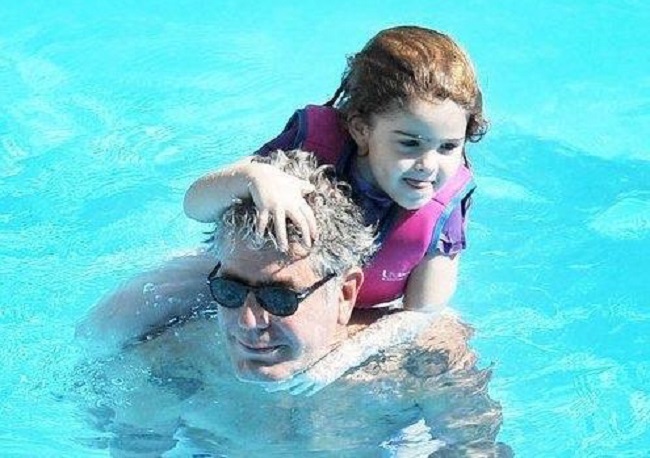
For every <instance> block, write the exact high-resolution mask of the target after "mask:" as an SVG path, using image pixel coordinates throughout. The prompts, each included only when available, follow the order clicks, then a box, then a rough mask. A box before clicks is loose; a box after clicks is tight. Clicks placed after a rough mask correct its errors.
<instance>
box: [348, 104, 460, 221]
mask: <svg viewBox="0 0 650 458" xmlns="http://www.w3.org/2000/svg"><path fill="white" fill-rule="evenodd" d="M467 119H468V115H467V112H466V111H465V109H464V108H462V107H461V106H460V105H458V104H456V103H455V102H453V101H451V100H448V99H447V100H444V101H436V102H426V101H424V100H419V99H418V100H415V101H413V102H412V103H411V104H410V105H409V106H408V108H407V109H406V110H401V109H400V110H395V111H391V112H388V113H383V114H381V115H375V116H373V118H372V126H367V125H365V124H361V123H356V124H354V123H353V125H352V127H351V129H350V130H351V132H352V136H353V137H354V139H355V141H356V142H357V144H358V145H359V150H360V151H362V152H363V151H366V152H367V153H368V154H367V155H361V156H359V158H358V165H359V167H360V170H361V173H362V174H363V176H364V178H366V179H367V180H369V181H370V182H371V183H373V184H374V185H375V186H377V187H379V188H381V189H382V190H383V191H384V192H385V193H386V194H388V195H389V196H390V197H391V198H392V199H393V200H394V201H395V202H396V203H397V204H398V205H399V206H401V207H403V208H406V209H408V210H414V209H417V208H420V207H422V206H424V205H425V204H426V203H427V202H428V201H429V200H431V198H432V197H433V195H434V193H435V192H436V191H437V190H439V189H440V188H441V187H442V186H443V185H444V184H445V182H447V180H449V179H450V178H451V177H453V176H454V175H455V174H456V172H457V171H458V168H459V167H460V165H461V164H462V163H463V148H464V147H465V132H466V128H467Z"/></svg>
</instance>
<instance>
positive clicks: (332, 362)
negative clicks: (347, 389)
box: [262, 349, 360, 397]
mask: <svg viewBox="0 0 650 458" xmlns="http://www.w3.org/2000/svg"><path fill="white" fill-rule="evenodd" d="M358 364H360V362H359V361H350V358H349V357H348V356H347V355H346V354H345V353H343V352H342V351H341V349H336V350H333V351H332V352H331V353H329V354H328V355H326V356H325V357H324V358H322V359H321V360H320V361H318V362H316V363H315V364H314V365H313V366H311V367H309V368H308V369H306V370H304V371H303V372H299V373H297V374H295V375H293V376H292V377H291V378H289V379H287V380H281V381H278V382H267V383H263V384H262V385H263V386H264V389H265V390H266V391H267V392H269V393H273V392H276V391H288V392H289V394H292V395H294V396H297V395H303V396H307V397H309V396H312V395H314V394H316V393H318V392H319V391H320V390H322V389H323V388H325V387H326V386H327V385H329V384H330V383H332V382H334V381H336V380H337V379H339V378H340V377H341V376H342V375H343V374H345V373H346V372H347V371H348V369H350V368H351V367H355V366H357V365H358Z"/></svg>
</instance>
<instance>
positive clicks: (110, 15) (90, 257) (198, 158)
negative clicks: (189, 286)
mask: <svg viewBox="0 0 650 458" xmlns="http://www.w3.org/2000/svg"><path fill="white" fill-rule="evenodd" d="M613 3H614V2H604V1H595V2H590V4H589V5H586V4H585V5H584V6H583V5H577V4H576V5H561V6H560V5H554V6H553V8H552V10H551V8H549V7H548V6H544V5H541V4H538V3H536V2H532V1H523V2H514V1H504V2H500V3H499V6H498V7H496V6H494V5H491V4H490V5H488V4H487V3H485V2H481V1H478V0H476V1H466V2H455V3H454V4H453V5H452V4H451V3H450V2H425V1H403V2H400V3H399V6H392V7H390V6H382V5H379V4H377V2H372V3H371V2H366V1H363V2H355V6H354V8H353V9H352V10H351V9H350V7H349V6H348V4H347V3H344V2H339V1H332V2H316V1H306V2H301V3H300V5H299V6H298V5H290V4H284V5H276V4H273V5H271V4H270V3H269V5H265V4H262V5H253V4H252V2H250V4H244V5H242V4H240V2H235V1H221V2H218V3H217V2H214V3H212V4H209V3H207V2H198V1H190V2H183V5H180V2H179V3H178V4H176V5H159V4H154V2H140V3H139V5H137V6H136V5H133V4H131V2H125V1H112V2H101V1H100V2H93V4H92V5H91V4H90V3H89V2H81V1H76V2H75V1H70V2H66V4H65V5H59V6H52V5H50V4H48V3H46V2H32V4H31V5H30V6H29V7H28V6H26V5H22V6H20V5H13V6H3V12H2V18H3V28H2V31H1V32H0V84H2V90H0V98H1V100H2V106H3V110H2V112H1V113H0V139H1V144H2V150H0V177H1V179H0V187H1V189H2V193H1V194H0V221H1V222H2V225H1V226H0V258H1V260H2V262H1V263H0V271H1V274H2V275H1V277H0V278H1V280H0V282H1V286H2V302H1V303H0V331H1V336H2V343H0V362H1V363H2V368H3V370H2V374H1V375H0V418H3V419H4V421H3V425H2V426H0V451H1V453H0V454H1V455H3V456H70V457H72V456H80V457H81V456H83V457H86V456H105V452H102V451H100V450H90V449H87V448H84V447H82V446H81V445H80V444H79V442H78V440H77V439H78V438H80V437H86V436H87V435H88V433H87V432H86V430H85V426H84V425H83V423H82V422H81V420H80V418H79V417H78V415H77V414H76V412H75V411H74V409H73V408H72V407H71V406H68V405H67V404H65V403H60V402H57V400H56V398H55V397H54V396H53V395H52V393H56V392H57V388H59V387H60V386H61V385H62V384H64V383H66V381H67V380H66V375H65V374H66V368H69V367H71V365H72V364H73V363H74V361H75V355H74V354H73V347H72V346H71V341H72V335H73V331H74V324H75V322H76V321H77V320H78V318H79V317H80V316H81V315H83V314H84V313H85V311H86V310H87V309H88V308H89V307H90V306H91V305H92V304H94V303H95V302H96V301H97V299H98V298H99V297H100V296H101V295H103V294H104V293H106V292H108V291H109V290H111V289H112V288H113V287H114V286H115V285H116V284H117V283H118V282H119V281H121V280H124V279H126V278H129V277H130V276H132V275H133V274H135V273H137V272H139V271H141V270H143V269H145V268H147V267H150V266H154V265H156V264H157V263H158V262H159V261H160V260H161V259H162V258H163V257H165V256H166V255H167V254H168V253H169V252H173V251H176V250H182V249H184V248H186V247H188V246H193V245H195V244H196V243H197V242H198V240H200V238H201V234H200V233H201V231H202V230H203V229H204V228H203V227H202V226H201V225H199V224H197V223H192V222H190V221H188V220H186V219H185V218H184V217H183V215H182V211H181V206H180V202H181V199H182V195H183V192H184V190H185V188H186V186H187V185H188V184H189V183H190V182H191V180H192V179H193V178H195V177H196V176H197V175H199V174H200V173H202V172H204V171H205V170H208V169H210V168H213V167H215V166H216V165H219V164H220V163H223V162H225V161H228V160H230V159H231V158H232V157H233V156H237V155H242V154H245V153H247V152H249V151H250V150H251V149H252V148H255V147H257V146H258V145H259V144H260V143H261V142H262V141H264V140H265V139H267V138H268V137H269V136H270V135H272V134H273V133H275V132H276V131H277V130H278V129H279V128H280V127H281V126H282V125H283V123H284V121H285V119H286V117H287V115H288V114H289V113H291V112H292V110H293V109H294V108H295V107H298V106H301V105H304V104H306V103H310V102H318V101H323V100H325V99H327V98H328V97H329V96H330V95H331V93H332V91H333V90H334V89H335V87H336V86H337V81H338V78H339V76H340V73H341V71H342V68H343V64H344V56H345V54H347V53H350V52H353V51H354V50H356V49H358V48H359V46H360V45H361V44H362V43H364V42H365V40H366V39H367V38H368V37H369V36H371V35H372V34H374V33H375V32H376V31H377V30H378V29H380V28H382V27H386V26H388V25H393V24H398V23H419V24H423V25H425V26H429V27H434V28H440V29H442V30H446V31H448V32H450V33H451V34H452V35H453V36H455V37H456V38H457V39H458V40H459V41H460V42H461V43H463V44H464V46H465V47H466V48H467V49H468V50H469V52H470V54H471V55H472V57H473V59H474V60H475V62H476V65H477V67H478V71H479V74H480V76H481V80H482V81H483V85H484V91H485V94H486V105H487V108H488V113H489V114H490V117H491V120H492V130H491V132H490V133H489V135H488V136H487V137H486V139H485V140H484V142H482V143H479V144H478V145H476V146H475V147H473V149H472V150H471V151H470V154H471V156H472V160H473V164H474V167H475V169H476V172H477V176H478V178H477V182H478V184H479V186H480V188H479V192H478V195H477V198H476V199H475V205H474V208H473V216H472V223H471V224H472V228H471V230H470V237H471V238H470V241H469V242H470V249H469V250H468V252H467V254H466V255H465V257H464V260H463V270H462V279H461V286H460V288H459V292H458V294H457V296H456V301H455V302H456V307H457V308H458V309H459V310H460V312H461V313H462V314H463V316H465V317H466V319H467V320H468V321H469V322H471V323H472V324H473V325H474V326H475V327H476V329H477V334H476V338H475V340H474V345H475V346H476V347H477V348H478V350H479V352H480V354H481V356H482V358H483V360H484V361H485V364H487V363H489V362H495V364H496V365H495V375H494V378H493V380H492V382H491V392H492V396H493V397H494V398H495V399H497V400H499V401H500V402H501V403H502V405H503V415H504V424H503V427H502V432H501V436H500V438H501V440H502V441H504V442H506V443H508V444H509V445H510V446H512V447H513V449H514V450H515V452H516V453H517V455H518V456H531V457H539V456H554V457H555V456H557V457H564V456H566V457H574V456H579V457H592V456H626V457H636V456H645V454H646V450H648V449H649V448H650V427H649V421H650V380H649V379H650V363H649V362H648V361H650V351H649V350H648V349H647V348H648V344H649V343H650V342H649V340H650V339H649V338H648V335H650V333H649V332H648V331H649V330H650V329H649V328H650V325H649V323H650V312H648V305H650V304H648V300H649V299H648V298H649V297H650V294H649V293H650V287H649V286H648V281H647V272H648V269H649V268H650V249H649V243H650V184H649V183H650V151H648V147H647V145H646V144H645V142H644V140H645V138H644V135H643V133H645V131H647V127H646V126H647V124H648V121H649V120H648V118H649V116H650V80H649V79H648V76H647V75H648V73H649V72H648V70H650V64H648V58H647V48H648V45H650V38H649V37H648V34H647V32H646V31H645V28H646V26H647V24H648V23H650V8H649V7H648V6H646V5H645V4H643V3H642V2H640V1H632V0H630V1H624V2H617V4H616V5H614V4H613Z"/></svg>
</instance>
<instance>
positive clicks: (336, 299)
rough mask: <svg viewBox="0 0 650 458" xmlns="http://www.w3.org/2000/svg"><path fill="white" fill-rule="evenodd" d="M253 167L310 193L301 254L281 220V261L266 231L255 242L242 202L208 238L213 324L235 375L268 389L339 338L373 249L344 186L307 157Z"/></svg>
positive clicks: (284, 157) (277, 157) (248, 207)
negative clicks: (311, 223) (307, 242)
mask: <svg viewBox="0 0 650 458" xmlns="http://www.w3.org/2000/svg"><path fill="white" fill-rule="evenodd" d="M256 160H257V161H259V162H264V163H267V164H270V165H272V166H275V167H277V168H279V169H280V170H283V171H284V172H285V173H287V174H289V175H292V176H295V177H298V178H301V179H304V180H308V181H309V182H310V183H311V184H312V185H314V188H315V190H314V192H312V193H310V194H309V195H307V196H306V197H305V199H306V201H307V203H308V204H309V206H310V207H311V209H312V211H313V213H314V216H315V218H316V222H317V225H318V230H319V238H318V240H316V241H315V242H314V244H313V246H312V247H310V248H309V247H306V246H304V245H303V244H302V237H301V234H300V232H299V229H298V228H297V227H295V226H293V225H292V224H291V223H290V222H289V221H287V235H288V237H289V251H288V252H287V253H282V252H281V251H280V250H279V249H278V244H277V240H276V234H275V233H274V232H273V227H274V225H273V224H272V222H271V224H269V225H268V226H267V228H268V229H267V230H266V231H265V232H264V233H263V234H261V235H259V234H258V233H257V231H256V221H257V212H256V209H255V206H254V204H253V203H252V202H251V201H242V202H235V203H233V205H232V206H231V207H230V208H228V209H227V210H226V212H225V213H224V215H223V217H222V219H221V222H220V223H219V224H218V225H217V228H216V231H215V235H214V248H215V250H216V252H217V256H218V258H219V259H220V261H221V264H220V266H219V267H218V269H216V270H215V271H214V272H213V275H211V277H215V278H220V279H221V280H218V282H219V283H220V285H219V287H220V288H221V294H222V298H223V299H222V300H221V301H220V302H221V304H220V305H221V306H220V307H219V322H220V325H221V329H222V333H223V336H224V339H225V342H226V349H227V351H228V353H229V354H230V358H231V360H232V363H233V366H234V368H235V372H236V375H237V376H238V377H239V378H240V379H242V380H248V381H274V380H281V379H284V378H287V377H289V376H291V375H292V374H293V373H295V372H297V371H300V370H302V369H304V368H306V367H307V365H309V364H310V363H311V362H313V361H314V360H315V359H317V358H319V357H321V356H323V355H324V354H325V353H327V352H328V351H329V350H330V349H331V346H332V345H333V344H335V343H336V342H337V341H338V340H339V339H340V338H343V337H344V336H345V325H346V324H347V322H348V320H349V318H350V314H351V312H352V308H353V307H354V303H355V301H356V296H357V292H358V290H359V287H360V286H361V283H362V282H363V274H362V272H361V266H362V265H363V263H364V262H365V261H366V260H367V259H368V257H369V256H370V255H371V254H372V253H373V251H374V249H375V244H374V238H373V231H372V228H369V227H367V226H365V225H364V223H363V218H362V215H361V210H360V209H359V208H358V207H357V206H356V205H355V204H354V203H353V202H352V200H351V198H350V196H349V191H348V187H347V186H346V185H344V184H341V183H338V182H337V181H336V180H335V179H334V178H333V177H332V176H331V174H328V169H327V168H325V167H318V166H317V163H316V160H315V158H314V157H313V156H312V155H310V154H308V153H305V152H302V151H290V152H288V153H282V152H280V151H278V152H276V153H273V154H271V155H270V156H269V157H266V158H257V159H256ZM215 284H216V283H215ZM276 287H278V288H280V289H277V288H276ZM286 288H288V289H291V290H294V291H297V292H299V293H303V294H299V295H298V296H296V295H294V294H292V293H291V292H289V291H287V290H286ZM229 301H230V304H228V302H229ZM239 304H242V305H241V306H238V305H239ZM296 304H297V305H298V307H297V309H296V308H295V305H296ZM227 305H228V306H227ZM294 309H295V312H294ZM269 310H271V312H274V313H270V312H269ZM290 312H294V313H292V314H290V315H287V316H280V315H286V314H287V313H290Z"/></svg>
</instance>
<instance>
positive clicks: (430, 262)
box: [404, 253, 460, 313]
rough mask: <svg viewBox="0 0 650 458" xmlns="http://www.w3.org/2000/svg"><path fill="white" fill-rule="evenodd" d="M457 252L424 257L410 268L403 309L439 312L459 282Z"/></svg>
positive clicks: (458, 256)
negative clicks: (411, 270)
mask: <svg viewBox="0 0 650 458" xmlns="http://www.w3.org/2000/svg"><path fill="white" fill-rule="evenodd" d="M459 264H460V254H458V253H456V254H452V255H450V256H447V255H445V254H442V253H436V254H433V255H428V256H426V257H425V258H424V259H423V260H422V261H421V262H420V264H418V266H417V267H416V268H415V269H413V272H411V275H410V276H409V280H408V283H407V285H406V293H405V295H404V309H405V310H413V311H421V312H433V313H438V312H440V311H441V310H442V309H443V308H444V307H445V306H446V305H447V304H448V303H449V301H450V299H451V297H452V296H453V295H454V292H455V291H456V285H457V283H458V266H459Z"/></svg>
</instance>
